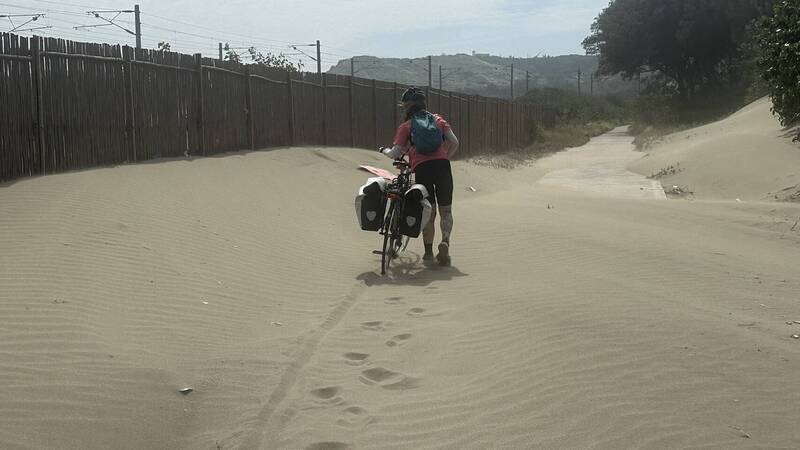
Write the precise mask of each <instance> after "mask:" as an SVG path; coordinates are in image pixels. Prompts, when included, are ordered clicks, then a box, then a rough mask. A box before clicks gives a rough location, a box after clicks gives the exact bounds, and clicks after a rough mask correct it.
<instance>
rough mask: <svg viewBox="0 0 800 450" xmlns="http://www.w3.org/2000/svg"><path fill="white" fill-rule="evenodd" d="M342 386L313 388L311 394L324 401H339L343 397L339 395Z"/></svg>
mask: <svg viewBox="0 0 800 450" xmlns="http://www.w3.org/2000/svg"><path fill="white" fill-rule="evenodd" d="M341 390H342V389H341V388H340V387H339V386H328V387H323V388H318V389H313V390H312V391H311V396H312V397H314V398H316V399H317V400H320V401H324V402H337V401H341V398H340V397H338V395H339V392H341Z"/></svg>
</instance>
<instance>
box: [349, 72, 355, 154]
mask: <svg viewBox="0 0 800 450" xmlns="http://www.w3.org/2000/svg"><path fill="white" fill-rule="evenodd" d="M353 83H354V82H353V77H352V76H351V77H350V147H352V148H355V147H356V119H355V108H354V105H353V103H354V102H353V95H354V94H353V89H354V88H355V86H354V85H353Z"/></svg>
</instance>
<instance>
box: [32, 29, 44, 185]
mask: <svg viewBox="0 0 800 450" xmlns="http://www.w3.org/2000/svg"><path fill="white" fill-rule="evenodd" d="M31 44H33V49H32V50H33V52H32V54H31V57H32V58H31V68H32V69H33V76H34V77H35V79H34V82H35V85H34V91H35V92H36V146H37V147H38V148H39V158H40V159H41V165H42V175H45V174H46V173H47V151H46V149H45V147H44V106H43V105H44V92H43V85H42V66H44V64H42V44H43V42H42V38H40V37H38V36H34V37H33V39H32V42H31Z"/></svg>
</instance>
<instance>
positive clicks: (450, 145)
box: [444, 129, 459, 159]
mask: <svg viewBox="0 0 800 450" xmlns="http://www.w3.org/2000/svg"><path fill="white" fill-rule="evenodd" d="M444 139H445V140H446V141H447V158H448V159H451V158H453V155H455V154H456V152H457V151H458V145H459V142H458V138H457V137H456V134H455V133H453V130H452V129H451V130H447V132H446V133H445V134H444Z"/></svg>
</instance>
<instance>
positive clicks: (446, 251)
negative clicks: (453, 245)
mask: <svg viewBox="0 0 800 450" xmlns="http://www.w3.org/2000/svg"><path fill="white" fill-rule="evenodd" d="M436 259H437V260H438V261H439V265H442V266H449V265H450V244H448V243H447V242H442V243H441V244H439V254H438V255H436Z"/></svg>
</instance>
